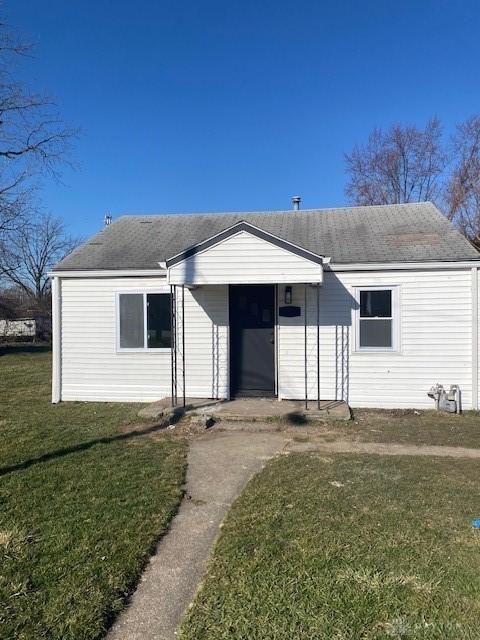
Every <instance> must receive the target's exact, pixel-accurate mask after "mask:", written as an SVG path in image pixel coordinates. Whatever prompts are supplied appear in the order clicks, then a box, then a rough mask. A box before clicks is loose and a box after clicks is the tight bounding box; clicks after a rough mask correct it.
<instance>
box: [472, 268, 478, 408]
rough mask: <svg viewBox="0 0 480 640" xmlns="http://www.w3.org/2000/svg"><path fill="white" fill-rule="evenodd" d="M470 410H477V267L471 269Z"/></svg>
mask: <svg viewBox="0 0 480 640" xmlns="http://www.w3.org/2000/svg"><path fill="white" fill-rule="evenodd" d="M472 409H478V267H472Z"/></svg>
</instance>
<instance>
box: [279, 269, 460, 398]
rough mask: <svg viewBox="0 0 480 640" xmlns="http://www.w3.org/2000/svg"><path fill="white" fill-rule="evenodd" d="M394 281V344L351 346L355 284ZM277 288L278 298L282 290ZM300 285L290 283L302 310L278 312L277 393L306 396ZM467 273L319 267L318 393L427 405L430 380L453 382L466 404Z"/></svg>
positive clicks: (311, 327)
mask: <svg viewBox="0 0 480 640" xmlns="http://www.w3.org/2000/svg"><path fill="white" fill-rule="evenodd" d="M393 285H395V286H398V287H399V290H400V327H399V331H400V336H401V345H400V348H399V351H398V352H392V351H379V352H371V351H356V350H355V348H354V344H355V342H354V339H355V338H354V331H353V328H354V322H355V320H354V318H355V306H356V304H357V303H356V290H357V289H359V288H362V287H364V288H369V287H372V286H378V287H389V286H393ZM281 289H282V288H280V295H279V298H280V300H281V299H282V292H281ZM307 291H308V309H309V313H308V340H307V344H308V348H307V352H308V360H307V362H308V367H307V382H308V394H309V397H310V398H312V399H314V398H316V387H317V376H316V370H317V367H316V306H315V305H316V302H315V300H316V297H315V296H316V293H315V290H314V289H313V288H312V287H308V289H307ZM303 296H304V288H303V285H293V304H295V305H299V306H301V307H302V316H301V317H300V318H279V323H280V326H279V330H278V338H279V344H278V349H279V394H280V396H281V397H282V398H303V396H304V380H305V376H304V326H303V322H304V316H303ZM471 335H472V332H471V273H470V270H469V269H468V270H459V271H440V270H439V271H413V272H409V271H401V272H400V271H398V272H378V273H376V272H366V273H351V272H350V273H332V272H326V273H325V281H324V284H323V286H322V287H321V288H320V389H321V391H320V395H321V397H322V398H323V399H332V400H346V401H348V402H349V403H350V404H351V405H352V406H353V407H383V408H430V409H431V408H433V403H432V401H431V400H430V398H428V397H427V391H428V389H429V388H430V387H431V385H432V384H433V383H435V382H440V383H441V384H443V385H444V386H446V387H448V386H449V385H450V384H459V385H460V387H461V389H462V393H463V402H464V407H465V408H468V407H470V406H471V399H472V396H471V391H472V387H471V366H472V343H471Z"/></svg>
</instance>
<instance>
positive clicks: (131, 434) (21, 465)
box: [0, 416, 181, 477]
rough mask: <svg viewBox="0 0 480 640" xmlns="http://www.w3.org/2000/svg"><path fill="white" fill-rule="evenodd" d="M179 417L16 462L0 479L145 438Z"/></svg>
mask: <svg viewBox="0 0 480 640" xmlns="http://www.w3.org/2000/svg"><path fill="white" fill-rule="evenodd" d="M180 417H181V416H174V419H173V420H170V421H166V420H164V421H162V422H159V423H156V424H153V425H148V426H146V427H145V428H144V429H135V430H133V431H127V432H126V433H118V434H116V435H113V436H105V437H103V438H95V439H94V440H88V441H87V442H81V443H79V444H75V445H72V446H70V447H64V448H62V449H56V450H55V451H50V452H49V453H44V454H43V455H41V456H38V457H36V458H30V459H29V460H24V461H23V462H18V463H17V464H12V465H10V466H8V467H3V468H0V477H1V476H5V475H7V474H9V473H13V472H14V471H21V470H24V469H28V468H29V467H33V466H34V465H36V464H41V463H43V462H48V461H49V460H54V459H56V458H63V457H64V456H68V455H70V454H72V453H77V452H78V451H87V450H88V449H91V448H92V447H94V446H96V445H97V444H110V443H111V442H116V441H118V440H130V439H131V438H137V437H139V436H145V435H148V434H150V433H155V432H156V431H160V430H162V429H165V428H166V427H167V426H168V424H173V423H175V422H178V420H180Z"/></svg>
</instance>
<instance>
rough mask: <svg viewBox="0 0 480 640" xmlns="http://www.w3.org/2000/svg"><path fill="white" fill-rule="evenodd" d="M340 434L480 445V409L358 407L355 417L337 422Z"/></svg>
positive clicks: (420, 442)
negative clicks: (438, 409)
mask: <svg viewBox="0 0 480 640" xmlns="http://www.w3.org/2000/svg"><path fill="white" fill-rule="evenodd" d="M335 431H336V432H337V434H338V437H341V436H343V435H346V436H350V437H353V439H355V440H358V441H362V442H396V443H399V444H418V445H439V446H451V447H472V448H479V447H480V412H478V411H466V412H464V413H463V414H462V415H455V414H453V415H452V414H449V413H443V412H439V411H433V410H432V411H413V410H411V409H410V410H392V411H387V410H377V411H374V410H370V409H356V410H355V411H354V420H353V421H350V422H348V423H342V424H336V425H335Z"/></svg>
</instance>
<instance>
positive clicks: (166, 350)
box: [115, 287, 171, 353]
mask: <svg viewBox="0 0 480 640" xmlns="http://www.w3.org/2000/svg"><path fill="white" fill-rule="evenodd" d="M152 293H166V294H168V295H170V293H171V292H170V287H156V288H155V289H126V290H122V291H116V292H115V346H116V351H117V353H170V351H171V347H170V348H169V347H149V346H148V340H147V333H148V332H147V295H149V294H152ZM128 294H131V295H135V294H136V295H143V344H144V346H143V347H131V348H128V347H121V346H120V296H122V295H128Z"/></svg>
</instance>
